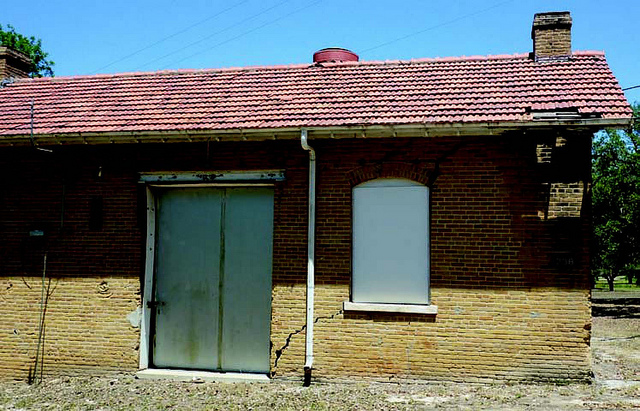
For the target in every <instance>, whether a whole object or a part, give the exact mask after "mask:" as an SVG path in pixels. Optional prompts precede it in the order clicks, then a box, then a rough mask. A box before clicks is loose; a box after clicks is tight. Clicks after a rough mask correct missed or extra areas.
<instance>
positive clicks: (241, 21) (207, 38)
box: [137, 0, 291, 70]
mask: <svg viewBox="0 0 640 411" xmlns="http://www.w3.org/2000/svg"><path fill="white" fill-rule="evenodd" d="M290 1H291V0H284V1H281V2H280V3H277V4H275V5H273V6H271V7H269V8H266V9H264V10H262V11H261V12H259V13H256V14H254V15H252V16H249V17H247V18H246V19H243V20H240V21H238V22H236V23H234V24H232V25H230V26H227V27H225V28H223V29H222V30H218V31H216V32H215V33H212V34H210V35H208V36H206V37H203V38H201V39H200V40H197V41H194V42H193V43H190V44H187V45H186V46H184V47H181V48H180V49H178V50H175V51H172V52H171V53H167V54H165V55H163V56H160V57H158V58H155V59H153V60H151V61H148V62H146V63H144V64H143V65H141V66H138V68H137V70H140V68H142V67H146V66H148V65H150V64H153V63H155V62H156V61H159V60H162V59H164V58H166V57H169V56H173V55H174V54H178V53H180V52H181V51H183V50H185V49H188V48H189V47H192V46H195V45H196V44H200V43H202V42H204V41H206V40H209V39H210V38H211V37H214V36H217V35H218V34H221V33H224V32H225V31H228V30H230V29H232V28H234V27H237V26H239V25H241V24H244V23H246V22H247V21H249V20H253V19H255V18H256V17H259V16H261V15H263V14H265V13H268V12H269V11H271V10H273V9H275V8H277V7H280V6H281V5H283V4H285V3H288V2H290Z"/></svg>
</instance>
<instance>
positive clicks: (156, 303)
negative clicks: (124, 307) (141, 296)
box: [147, 301, 165, 308]
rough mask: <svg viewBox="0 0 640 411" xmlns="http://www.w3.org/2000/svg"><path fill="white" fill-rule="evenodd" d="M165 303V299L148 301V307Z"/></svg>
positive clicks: (160, 305)
mask: <svg viewBox="0 0 640 411" xmlns="http://www.w3.org/2000/svg"><path fill="white" fill-rule="evenodd" d="M164 305H165V303H164V301H147V308H156V307H162V306H164Z"/></svg>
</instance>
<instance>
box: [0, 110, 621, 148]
mask: <svg viewBox="0 0 640 411" xmlns="http://www.w3.org/2000/svg"><path fill="white" fill-rule="evenodd" d="M631 121H632V119H631V118H630V117H629V118H616V119H602V118H590V119H571V120H567V119H560V120H547V119H545V120H532V121H521V122H485V123H444V124H399V125H362V126H346V127H305V128H306V129H307V131H308V133H309V135H310V137H311V138H313V139H344V138H398V137H401V138H404V137H426V138H429V137H459V136H498V135H501V134H504V133H513V132H518V131H520V132H527V131H544V130H555V131H566V132H596V131H598V130H602V129H604V128H626V127H629V126H630V125H631ZM299 137H300V128H299V127H295V128H294V127H291V128H274V129H225V130H168V131H123V132H92V133H54V134H35V135H33V137H31V136H30V135H29V134H18V135H7V136H0V147H2V146H4V147H6V146H25V145H36V146H55V145H83V144H89V145H101V144H127V143H129V144H130V143H134V144H135V143H185V142H209V141H268V140H297V139H299Z"/></svg>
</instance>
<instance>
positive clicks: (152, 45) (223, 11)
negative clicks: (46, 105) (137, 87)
mask: <svg viewBox="0 0 640 411" xmlns="http://www.w3.org/2000/svg"><path fill="white" fill-rule="evenodd" d="M248 1H249V0H242V1H241V2H239V3H236V4H234V5H233V6H231V7H227V8H226V9H224V10H222V11H219V12H217V13H215V14H213V15H211V16H209V17H207V18H206V19H203V20H200V21H198V22H197V23H194V24H192V25H190V26H189V27H186V28H184V29H182V30H178V31H176V32H175V33H173V34H170V35H168V36H167V37H163V38H161V39H160V40H158V41H156V42H155V43H152V44H149V45H148V46H145V47H143V48H141V49H139V50H136V51H134V52H133V53H131V54H127V55H126V56H124V57H122V58H120V59H118V60H116V61H114V62H111V63H109V64H107V65H106V66H102V67H100V68H99V69H97V70H95V71H93V72H91V73H90V74H96V73H98V72H100V71H102V70H104V69H106V68H109V67H111V66H113V65H114V64H118V63H120V62H121V61H123V60H126V59H128V58H130V57H133V56H135V55H136V54H140V53H142V52H143V51H146V50H149V49H150V48H152V47H155V46H157V45H158V44H160V43H162V42H165V41H167V40H169V39H172V38H174V37H176V36H179V35H180V34H183V33H186V32H187V31H189V30H191V29H192V28H194V27H197V26H199V25H201V24H204V23H206V22H208V21H210V20H213V19H215V18H216V17H218V16H220V15H221V14H224V13H226V12H228V11H229V10H232V9H235V8H236V7H238V6H240V5H242V4H244V3H246V2H248Z"/></svg>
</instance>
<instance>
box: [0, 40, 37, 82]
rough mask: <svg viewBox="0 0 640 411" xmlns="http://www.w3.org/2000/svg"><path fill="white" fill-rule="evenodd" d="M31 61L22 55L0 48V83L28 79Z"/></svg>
mask: <svg viewBox="0 0 640 411" xmlns="http://www.w3.org/2000/svg"><path fill="white" fill-rule="evenodd" d="M30 64H31V61H30V60H29V57H28V56H26V55H25V54H24V53H21V52H19V51H15V50H12V49H9V48H6V47H1V46H0V81H2V80H5V79H8V78H11V77H13V78H24V77H29V65H30Z"/></svg>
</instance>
